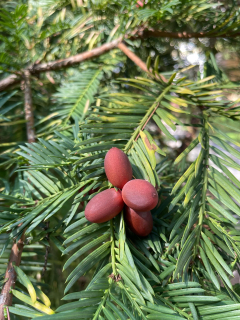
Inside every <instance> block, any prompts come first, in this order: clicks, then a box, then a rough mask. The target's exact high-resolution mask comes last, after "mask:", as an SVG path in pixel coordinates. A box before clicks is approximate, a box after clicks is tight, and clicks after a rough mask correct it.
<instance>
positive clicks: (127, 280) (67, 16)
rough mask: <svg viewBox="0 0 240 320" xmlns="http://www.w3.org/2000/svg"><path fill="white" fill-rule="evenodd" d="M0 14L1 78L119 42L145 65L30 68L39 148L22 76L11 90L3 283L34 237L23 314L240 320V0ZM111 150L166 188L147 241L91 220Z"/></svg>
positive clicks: (64, 4)
mask: <svg viewBox="0 0 240 320" xmlns="http://www.w3.org/2000/svg"><path fill="white" fill-rule="evenodd" d="M0 19H1V22H0V47H1V55H0V70H1V71H0V72H1V78H2V79H4V78H6V77H7V76H9V75H11V74H15V75H19V76H21V72H22V70H23V69H24V68H30V69H31V68H32V70H34V66H38V65H39V64H41V63H48V62H50V61H54V60H57V59H64V58H67V57H71V56H73V55H76V54H78V53H81V52H84V51H89V50H92V49H93V48H96V47H99V46H100V45H102V44H104V43H111V41H113V40H114V39H118V38H119V37H120V36H124V41H125V44H126V45H127V46H128V47H129V48H130V49H131V50H132V51H134V52H135V53H136V54H137V56H139V57H140V58H141V59H142V60H143V61H147V67H148V70H149V71H148V72H143V71H142V70H141V69H139V68H138V67H137V66H136V65H135V63H134V61H132V60H130V59H129V58H127V57H126V56H125V54H124V53H123V52H122V51H120V50H119V49H118V48H114V49H113V50H111V51H109V52H107V53H106V54H104V55H100V56H99V57H97V58H95V59H93V60H87V61H84V62H83V63H81V64H78V65H76V66H71V67H68V68H65V69H61V70H60V71H54V70H49V71H47V72H44V73H35V74H34V72H33V73H32V74H31V89H32V99H33V108H34V122H35V130H36V137H37V140H36V142H35V143H31V144H30V143H27V142H26V141H27V133H26V120H25V115H24V93H23V83H21V81H19V84H16V85H15V86H14V87H12V88H10V89H8V90H5V91H3V92H1V93H0V127H1V144H0V147H1V155H0V157H1V163H0V166H1V171H0V177H1V179H0V186H1V195H0V200H1V204H0V209H1V213H0V224H1V227H0V237H1V238H0V245H1V259H0V260H1V264H0V268H1V273H2V277H1V284H2V285H3V283H4V281H5V280H4V273H5V270H6V266H7V261H8V257H9V253H10V250H11V246H12V243H13V241H18V240H19V239H20V238H21V236H22V234H23V233H25V240H24V242H25V246H24V250H23V254H22V263H21V265H20V267H17V266H16V267H15V271H16V272H17V275H18V280H17V284H16V288H15V289H13V290H12V293H13V296H14V300H13V306H10V307H9V311H10V316H11V319H32V318H36V317H38V316H42V319H43V320H45V319H55V318H56V319H80V318H83V319H193V320H196V319H204V320H210V319H219V318H220V317H221V319H222V320H224V319H230V318H231V319H238V317H239V316H240V309H239V307H240V297H239V294H240V292H239V285H238V284H235V285H233V283H234V281H233V278H232V277H233V274H234V275H236V274H237V273H238V272H239V259H240V244H239V239H240V238H239V236H240V235H239V229H238V220H239V216H240V208H239V197H240V182H239V173H238V171H239V169H240V162H239V160H240V139H239V132H240V126H239V120H240V113H239V112H240V107H239V103H238V101H239V100H238V90H239V89H238V82H239V74H238V73H237V72H236V70H235V72H234V73H233V70H232V69H231V68H233V69H236V67H234V64H233V63H234V62H235V61H236V63H237V61H239V60H238V59H239V57H238V55H239V50H238V48H239V37H238V35H239V24H240V23H239V7H238V4H237V2H235V1H232V2H224V1H223V2H221V3H218V2H215V1H205V0H203V1H186V0H181V1H178V0H176V1H175V0H174V1H169V2H166V1H148V2H147V3H146V4H145V3H144V2H141V1H138V2H136V1H121V2H119V1H107V0H106V1H78V0H71V1H51V0H48V1H34V0H29V1H22V2H13V1H4V2H3V1H1V11H0ZM164 32H165V33H164ZM176 32H177V33H178V34H176ZM203 36H204V37H203ZM229 56H231V63H232V64H231V66H230V67H231V68H230V69H229V68H228V65H227V63H226V61H228V60H227V59H229ZM195 63H196V65H195V66H193V65H192V64H195ZM160 74H161V75H164V76H165V78H166V79H167V80H166V81H163V80H162V78H161V76H160ZM112 146H117V147H118V148H121V149H122V150H124V152H126V153H127V155H128V157H129V159H130V161H131V164H132V167H133V173H134V177H135V178H140V179H146V180H148V181H150V182H151V183H152V184H153V185H154V186H156V187H157V189H158V192H159V197H160V199H161V204H160V205H159V206H158V207H157V208H155V209H154V210H153V212H152V214H153V218H154V228H153V232H152V233H151V234H150V235H149V236H148V237H146V238H138V237H136V236H135V235H133V234H131V232H130V231H129V230H128V229H127V226H125V224H124V219H123V214H119V215H118V216H117V217H116V218H114V219H113V220H112V221H110V222H107V223H102V224H92V223H89V222H88V221H87V220H86V219H85V217H84V206H85V205H86V203H87V201H89V200H90V199H91V198H92V197H93V196H94V195H95V194H96V193H97V192H99V191H102V190H104V189H106V188H109V187H110V185H109V184H108V183H107V180H106V176H105V173H104V169H103V159H104V156H105V154H106V152H107V151H108V150H109V148H111V147H112ZM45 269H46V270H45ZM42 270H45V272H44V274H42ZM65 282H66V283H65ZM61 299H63V301H61ZM54 313H55V314H54Z"/></svg>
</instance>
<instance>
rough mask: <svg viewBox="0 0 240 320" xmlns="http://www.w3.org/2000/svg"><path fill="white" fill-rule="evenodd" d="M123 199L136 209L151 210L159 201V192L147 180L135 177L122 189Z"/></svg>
mask: <svg viewBox="0 0 240 320" xmlns="http://www.w3.org/2000/svg"><path fill="white" fill-rule="evenodd" d="M122 197H123V201H124V202H125V203H126V205H127V206H129V207H130V208H132V209H133V210H136V211H141V212H142V211H149V210H152V209H153V208H155V207H156V205H157V203H158V193H157V191H156V189H155V188H154V186H153V185H152V184H151V183H149V182H148V181H146V180H141V179H135V180H131V181H129V182H128V183H126V184H125V186H124V188H123V190H122Z"/></svg>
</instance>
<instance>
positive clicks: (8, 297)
mask: <svg viewBox="0 0 240 320" xmlns="http://www.w3.org/2000/svg"><path fill="white" fill-rule="evenodd" d="M23 246H24V233H23V234H22V236H21V239H20V240H19V241H18V242H17V243H14V244H13V246H12V250H11V253H10V257H9V262H8V266H7V271H6V273H5V279H6V282H5V283H4V285H3V288H2V292H1V295H0V320H5V317H4V306H11V305H12V293H10V290H11V289H14V288H15V282H16V279H17V274H16V272H15V270H14V267H13V265H14V264H15V265H16V266H19V265H20V262H21V256H22V251H23Z"/></svg>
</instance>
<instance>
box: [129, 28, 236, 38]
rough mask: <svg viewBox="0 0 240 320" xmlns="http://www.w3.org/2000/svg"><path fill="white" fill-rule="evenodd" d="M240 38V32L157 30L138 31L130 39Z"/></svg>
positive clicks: (143, 29)
mask: <svg viewBox="0 0 240 320" xmlns="http://www.w3.org/2000/svg"><path fill="white" fill-rule="evenodd" d="M238 36H240V33H239V32H235V33H234V32H232V33H228V34H227V33H225V34H220V35H218V33H217V32H188V31H182V32H181V31H180V32H171V31H161V30H155V29H145V28H142V29H138V30H137V32H136V33H135V34H134V36H132V37H130V39H139V38H142V39H145V38H174V39H191V38H219V37H221V38H235V37H238Z"/></svg>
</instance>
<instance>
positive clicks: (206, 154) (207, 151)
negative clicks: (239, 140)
mask: <svg viewBox="0 0 240 320" xmlns="http://www.w3.org/2000/svg"><path fill="white" fill-rule="evenodd" d="M204 132H205V156H204V172H203V174H204V179H203V189H202V206H201V211H200V216H199V223H198V224H199V225H200V231H201V230H202V223H203V217H204V212H205V207H206V194H207V188H208V162H209V161H208V158H209V126H208V123H207V116H206V115H205V114H204Z"/></svg>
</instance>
